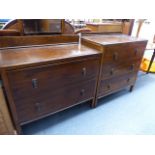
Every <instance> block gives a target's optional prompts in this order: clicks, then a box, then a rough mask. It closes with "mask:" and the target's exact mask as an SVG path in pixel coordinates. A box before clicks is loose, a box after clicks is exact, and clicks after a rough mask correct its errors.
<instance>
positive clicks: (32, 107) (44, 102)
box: [15, 80, 96, 124]
mask: <svg viewBox="0 0 155 155" xmlns="http://www.w3.org/2000/svg"><path fill="white" fill-rule="evenodd" d="M95 85H96V80H90V81H88V82H82V83H79V84H76V85H70V86H67V87H63V88H57V89H55V90H53V91H52V90H51V91H48V92H42V94H40V95H38V96H30V97H29V98H27V99H26V98H18V99H16V100H15V103H16V109H17V115H18V119H19V120H18V121H19V123H21V124H23V123H25V122H27V121H31V120H33V119H37V118H39V117H42V116H43V115H46V114H50V113H55V112H57V111H60V110H63V109H66V108H68V107H70V106H73V105H76V104H78V103H80V102H83V101H86V100H90V99H92V98H93V97H94V93H95Z"/></svg>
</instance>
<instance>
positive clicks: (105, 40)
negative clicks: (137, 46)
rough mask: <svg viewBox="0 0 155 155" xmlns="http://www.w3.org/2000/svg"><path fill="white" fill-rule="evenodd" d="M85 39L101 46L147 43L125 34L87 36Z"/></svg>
mask: <svg viewBox="0 0 155 155" xmlns="http://www.w3.org/2000/svg"><path fill="white" fill-rule="evenodd" d="M83 39H86V40H88V41H91V42H95V43H98V44H101V45H111V44H122V43H130V42H140V41H147V40H146V39H140V38H136V37H131V36H128V35H124V34H107V35H106V34H102V35H101V34H98V35H86V36H83Z"/></svg>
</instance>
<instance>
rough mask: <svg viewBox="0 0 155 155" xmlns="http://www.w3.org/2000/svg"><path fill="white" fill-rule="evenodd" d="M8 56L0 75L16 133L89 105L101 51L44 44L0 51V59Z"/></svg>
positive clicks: (97, 72) (74, 45) (69, 45)
mask: <svg viewBox="0 0 155 155" xmlns="http://www.w3.org/2000/svg"><path fill="white" fill-rule="evenodd" d="M12 53H14V55H13V56H12V58H11V60H12V61H10V62H9V61H3V62H4V63H3V64H1V70H2V71H1V76H2V81H3V83H4V87H5V91H6V94H7V97H8V102H9V106H10V108H11V113H12V117H13V120H14V122H15V125H16V129H17V131H18V133H21V126H22V125H24V124H27V123H29V122H32V121H35V120H38V119H40V118H43V117H46V116H48V115H51V114H54V113H56V112H59V111H62V110H64V109H67V108H69V107H72V106H74V105H77V104H79V103H82V102H85V101H89V100H90V101H91V102H92V103H93V101H94V98H95V94H96V86H97V81H98V77H99V69H100V63H101V52H99V51H97V50H94V49H91V48H89V47H86V46H83V45H81V47H80V48H79V47H78V45H77V44H67V45H51V46H49V45H48V46H40V47H26V48H20V49H19V48H17V49H16V48H15V49H7V50H3V54H2V55H3V58H4V59H3V60H7V57H8V56H9V55H11V54H12ZM16 57H18V60H16ZM31 60H32V61H31ZM14 62H15V63H14Z"/></svg>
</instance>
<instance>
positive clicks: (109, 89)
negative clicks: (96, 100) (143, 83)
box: [98, 73, 137, 96]
mask: <svg viewBox="0 0 155 155" xmlns="http://www.w3.org/2000/svg"><path fill="white" fill-rule="evenodd" d="M136 77H137V74H136V73H134V74H126V75H124V76H120V77H118V78H112V79H107V80H101V81H100V86H99V93H98V96H105V95H107V94H110V93H113V92H115V91H117V90H120V89H122V88H125V87H127V86H130V85H133V84H134V83H135V81H136Z"/></svg>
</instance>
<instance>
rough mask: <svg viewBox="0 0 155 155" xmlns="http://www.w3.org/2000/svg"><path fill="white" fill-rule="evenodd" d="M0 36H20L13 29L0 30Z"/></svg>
mask: <svg viewBox="0 0 155 155" xmlns="http://www.w3.org/2000/svg"><path fill="white" fill-rule="evenodd" d="M0 36H20V32H19V31H18V30H14V29H6V30H0Z"/></svg>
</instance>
